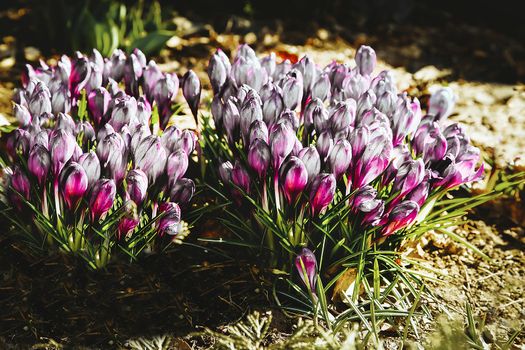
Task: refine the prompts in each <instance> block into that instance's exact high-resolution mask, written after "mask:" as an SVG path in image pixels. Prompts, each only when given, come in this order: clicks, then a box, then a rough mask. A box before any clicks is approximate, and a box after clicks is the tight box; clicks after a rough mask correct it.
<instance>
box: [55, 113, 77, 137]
mask: <svg viewBox="0 0 525 350" xmlns="http://www.w3.org/2000/svg"><path fill="white" fill-rule="evenodd" d="M75 127H76V125H75V121H74V120H73V118H72V117H71V116H70V115H69V114H65V113H59V114H58V116H57V117H56V122H55V130H58V129H62V130H64V131H66V132H67V133H69V134H73V133H74V132H75Z"/></svg>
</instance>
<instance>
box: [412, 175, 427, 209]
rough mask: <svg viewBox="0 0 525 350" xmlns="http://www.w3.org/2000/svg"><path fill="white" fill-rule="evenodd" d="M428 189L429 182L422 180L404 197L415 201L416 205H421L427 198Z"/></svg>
mask: <svg viewBox="0 0 525 350" xmlns="http://www.w3.org/2000/svg"><path fill="white" fill-rule="evenodd" d="M429 190H430V185H429V183H428V182H427V181H425V180H423V181H422V182H421V183H420V184H419V185H417V186H416V187H415V188H414V189H413V190H412V191H411V192H410V193H409V194H407V196H406V199H407V200H411V201H413V202H416V203H417V205H419V207H422V206H423V204H425V201H426V200H427V198H428V193H429Z"/></svg>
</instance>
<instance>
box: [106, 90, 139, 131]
mask: <svg viewBox="0 0 525 350" xmlns="http://www.w3.org/2000/svg"><path fill="white" fill-rule="evenodd" d="M108 123H109V124H110V125H111V126H112V127H113V129H115V131H116V132H120V130H121V129H122V127H123V126H124V125H129V126H135V125H136V124H137V123H138V119H137V100H136V99H135V97H127V98H121V99H118V100H117V102H116V104H115V106H114V107H113V112H112V113H111V118H110V119H109V121H108Z"/></svg>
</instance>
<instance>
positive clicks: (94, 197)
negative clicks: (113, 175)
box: [89, 179, 117, 221]
mask: <svg viewBox="0 0 525 350" xmlns="http://www.w3.org/2000/svg"><path fill="white" fill-rule="evenodd" d="M116 194H117V186H116V185H115V181H114V180H113V179H100V180H97V182H95V184H94V185H93V189H92V190H91V196H90V198H89V208H90V211H91V220H92V221H95V220H98V219H99V218H100V217H102V216H103V215H104V214H106V213H107V212H108V211H109V209H111V207H112V206H113V202H114V201H115V196H116Z"/></svg>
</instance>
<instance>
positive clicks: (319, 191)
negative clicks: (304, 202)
mask: <svg viewBox="0 0 525 350" xmlns="http://www.w3.org/2000/svg"><path fill="white" fill-rule="evenodd" d="M335 190H336V179H335V176H334V175H333V174H327V173H321V174H319V175H317V176H316V177H315V178H314V179H313V181H312V187H311V189H310V207H311V208H312V215H313V216H316V215H318V214H319V213H321V212H323V211H324V210H325V209H326V208H327V207H328V206H329V205H330V203H332V200H333V199H334V195H335Z"/></svg>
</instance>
